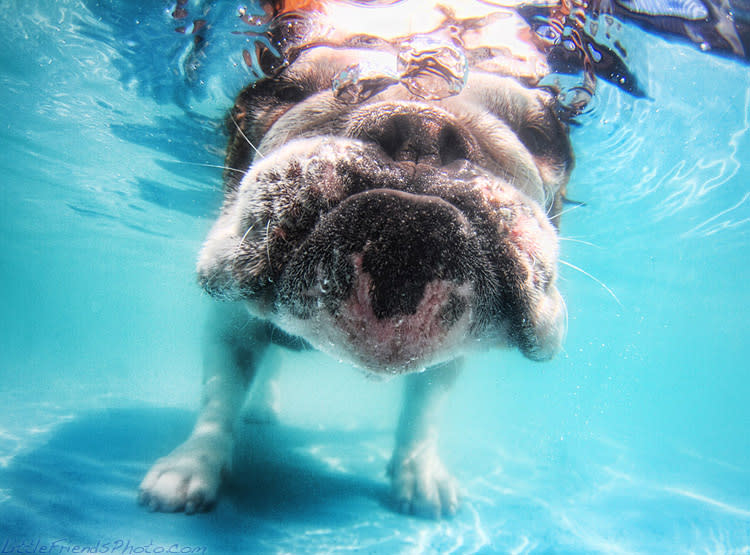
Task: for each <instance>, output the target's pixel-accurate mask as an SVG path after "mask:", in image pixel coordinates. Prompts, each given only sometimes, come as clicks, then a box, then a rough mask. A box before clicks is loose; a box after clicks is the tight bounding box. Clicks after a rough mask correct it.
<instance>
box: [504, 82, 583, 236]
mask: <svg viewBox="0 0 750 555" xmlns="http://www.w3.org/2000/svg"><path fill="white" fill-rule="evenodd" d="M536 94H537V98H538V100H537V103H536V106H534V108H533V109H531V110H528V111H527V112H526V114H525V115H524V117H523V119H522V122H521V124H520V127H519V129H518V131H517V133H518V138H519V139H520V140H521V142H523V144H524V146H526V148H527V149H528V150H529V152H530V153H531V155H532V156H533V157H534V162H535V164H536V166H537V168H538V169H539V174H540V176H541V178H542V183H543V184H544V190H545V197H546V203H545V204H546V206H545V208H546V210H547V213H548V214H549V215H550V220H551V221H552V223H553V224H554V225H555V226H557V225H558V223H559V222H558V220H559V217H558V215H559V213H560V211H561V207H562V201H563V198H564V196H565V189H566V187H567V184H568V179H569V178H570V174H571V172H572V171H573V167H574V165H575V159H574V157H573V147H572V145H571V143H570V135H569V133H570V130H569V128H568V125H567V124H566V123H565V122H563V121H562V120H561V119H560V118H559V116H558V115H557V111H556V109H555V103H554V100H553V98H552V97H551V95H550V94H549V93H548V92H546V91H543V90H537V91H536Z"/></svg>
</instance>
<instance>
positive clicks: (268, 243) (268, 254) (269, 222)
mask: <svg viewBox="0 0 750 555" xmlns="http://www.w3.org/2000/svg"><path fill="white" fill-rule="evenodd" d="M269 229H271V220H268V223H267V224H266V258H267V259H268V269H269V270H270V269H271V247H270V243H271V241H270V240H269V239H268V232H269Z"/></svg>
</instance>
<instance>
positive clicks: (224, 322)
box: [139, 304, 268, 513]
mask: <svg viewBox="0 0 750 555" xmlns="http://www.w3.org/2000/svg"><path fill="white" fill-rule="evenodd" d="M267 346H268V332H267V327H266V325H265V324H264V323H263V322H260V321H256V320H252V319H251V318H250V317H249V316H248V314H247V312H246V311H245V309H244V307H243V306H241V305H240V304H221V305H217V306H216V308H215V309H214V310H213V312H212V314H211V317H210V318H209V322H208V327H207V333H206V341H205V345H204V361H203V364H204V377H203V398H202V405H201V410H200V413H199V415H198V420H197V422H196V424H195V427H194V429H193V432H192V433H191V435H190V437H189V438H188V439H187V441H185V443H183V444H182V445H180V446H179V447H177V448H176V449H175V450H174V451H172V452H171V453H170V454H169V455H167V456H166V457H164V458H162V459H159V460H158V461H157V462H156V463H155V464H154V466H153V467H152V468H151V470H150V471H149V472H148V474H147V475H146V477H145V478H144V479H143V482H142V483H141V486H140V494H139V501H140V502H141V504H144V505H146V506H148V507H149V508H151V509H152V510H157V511H181V510H184V511H185V512H187V513H192V512H196V511H205V510H208V509H210V508H211V507H212V506H213V504H214V503H215V502H216V498H217V494H218V490H219V486H220V485H221V479H222V476H223V474H225V473H226V472H227V471H228V470H229V466H230V464H231V460H232V449H233V445H234V437H233V431H234V425H235V420H236V419H237V415H238V413H239V411H240V408H241V407H242V403H243V401H244V398H245V394H246V393H247V389H248V387H249V385H250V383H251V381H252V378H253V376H254V374H255V371H256V368H257V366H258V363H259V361H260V359H261V358H262V355H263V353H264V352H265V350H266V347H267Z"/></svg>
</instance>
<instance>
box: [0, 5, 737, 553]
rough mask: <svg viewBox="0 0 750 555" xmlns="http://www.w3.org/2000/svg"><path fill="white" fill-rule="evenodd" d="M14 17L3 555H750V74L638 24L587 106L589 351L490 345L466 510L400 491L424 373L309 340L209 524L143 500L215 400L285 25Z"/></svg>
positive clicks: (621, 40)
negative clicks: (231, 292) (617, 70)
mask: <svg viewBox="0 0 750 555" xmlns="http://www.w3.org/2000/svg"><path fill="white" fill-rule="evenodd" d="M530 4H531V3H529V4H528V5H530ZM636 4H638V6H641V7H640V8H638V9H641V13H643V10H645V9H646V8H643V5H653V4H654V3H649V2H622V3H621V4H620V6H631V7H633V6H635V5H636ZM699 4H700V6H703V4H702V3H700V2H697V1H683V2H674V3H671V4H670V5H671V6H673V7H675V6H676V7H675V8H674V9H677V8H678V7H680V6H682V8H684V9H688V8H691V9H698V5H699ZM514 5H518V4H517V3H514ZM540 5H541V4H540ZM712 5H713V4H712ZM734 5H735V7H736V14H735V17H736V18H737V20H738V21H739V20H740V19H741V18H744V20H743V21H745V22H746V21H748V17H749V16H748V13H750V10H748V6H747V2H744V3H743V2H737V3H736V4H734ZM0 6H2V10H0V21H1V22H2V25H1V26H0V28H2V30H3V36H4V37H5V39H4V47H3V48H2V49H0V82H1V84H2V86H1V87H0V106H2V111H3V121H2V122H1V123H2V125H1V126H0V133H1V134H2V138H1V141H2V148H0V176H2V177H1V179H2V188H1V189H0V195H2V197H1V201H0V211H1V212H2V214H1V215H0V241H1V243H0V285H1V287H0V306H1V307H2V308H1V309H0V405H1V406H2V407H3V408H2V411H0V553H123V554H131V553H206V554H221V553H343V552H362V553H389V554H390V553H657V554H658V553H748V552H750V433H748V430H749V429H750V362H748V360H749V356H748V337H749V336H748V331H747V328H746V327H745V326H746V325H747V318H748V314H749V313H750V287H748V281H749V280H750V257H749V256H748V244H750V71H748V64H747V62H746V61H743V60H742V59H739V57H737V56H731V55H727V54H726V53H721V52H705V51H704V50H707V48H705V47H704V48H702V47H701V45H700V44H693V43H692V42H691V41H689V40H672V39H669V38H668V37H667V36H666V35H664V34H659V33H656V32H654V30H653V29H648V28H645V27H644V26H637V25H635V24H634V23H632V22H631V23H628V22H622V23H618V22H617V21H615V20H612V21H614V23H612V29H616V31H617V33H618V37H617V40H609V39H608V40H609V42H608V44H615V49H616V50H618V49H619V51H620V52H621V53H623V54H624V53H625V52H626V51H627V55H626V57H627V63H628V68H629V71H630V73H628V74H627V76H628V79H630V78H637V83H638V86H637V87H635V86H633V87H630V88H629V87H627V86H623V83H622V82H620V83H619V84H618V83H617V82H616V81H617V79H614V80H612V79H610V80H608V79H606V78H600V79H599V80H598V81H597V83H596V87H595V89H596V92H595V94H593V95H585V102H583V103H579V104H575V103H572V104H569V105H568V106H573V109H575V110H576V114H574V117H572V118H571V123H570V138H571V142H572V147H573V151H574V153H575V167H574V169H573V171H572V174H571V176H570V180H569V182H568V185H567V190H566V193H565V194H566V197H567V199H568V202H567V203H566V204H564V206H563V208H562V213H561V215H560V227H559V234H560V253H559V271H558V276H557V288H558V289H559V291H560V293H561V294H562V297H563V298H564V299H565V306H566V307H567V334H566V336H565V339H564V341H563V344H562V349H561V351H560V352H559V353H558V354H557V355H556V356H555V357H554V358H552V359H551V360H549V361H543V362H535V361H532V360H529V359H528V358H526V357H524V356H523V355H522V354H521V353H520V352H519V351H518V349H488V350H486V351H480V352H475V353H473V354H469V355H467V357H466V361H465V364H464V369H463V371H462V373H461V375H460V376H459V377H458V379H457V381H456V383H455V386H454V387H453V390H452V391H451V392H450V394H449V396H448V397H447V399H446V401H445V407H444V410H443V411H442V414H441V416H440V417H439V420H440V428H441V434H440V440H439V446H438V449H439V451H440V454H441V457H442V460H443V462H444V463H445V466H446V467H447V468H448V469H449V470H450V471H451V473H452V474H453V475H454V476H455V477H456V479H457V480H458V482H459V483H460V492H461V504H460V507H459V508H458V510H457V512H456V514H455V515H452V516H446V517H444V518H442V519H437V520H436V519H431V518H424V517H421V516H414V515H409V514H401V513H399V512H398V511H397V510H394V507H393V503H392V501H391V500H390V498H389V491H390V485H389V481H388V475H387V472H386V468H387V467H388V464H389V460H390V458H391V451H392V449H393V447H394V431H395V430H396V426H397V422H398V418H399V407H400V404H401V401H402V387H403V384H402V382H403V378H402V377H394V378H391V379H377V380H376V379H371V377H368V376H367V375H366V374H364V373H363V372H362V371H360V370H358V369H356V368H354V367H353V366H351V365H349V364H348V363H347V362H344V361H342V360H339V359H338V358H337V357H336V356H330V355H328V354H324V353H321V352H318V351H314V350H299V349H296V350H294V349H293V350H289V349H283V348H280V347H279V348H276V347H274V348H272V349H271V351H270V352H269V353H268V355H267V356H268V357H269V358H271V359H273V361H274V362H275V363H279V364H280V365H281V366H282V368H283V371H282V373H281V375H280V378H279V383H278V389H279V391H278V393H279V398H280V411H279V414H278V421H276V422H274V423H261V422H258V421H257V419H253V418H250V417H244V418H240V421H239V422H240V423H239V425H238V430H237V443H236V446H235V452H234V456H233V462H232V470H231V473H229V475H228V476H227V478H226V480H225V482H224V484H223V486H222V487H221V490H220V498H219V500H218V502H217V504H216V506H215V507H214V508H213V510H212V511H209V512H202V513H199V514H194V515H185V514H183V513H181V512H176V513H170V512H152V511H149V510H148V507H143V506H140V505H139V504H138V491H139V484H141V480H143V477H144V476H145V475H146V473H147V472H148V470H149V468H150V467H151V465H152V464H153V463H154V461H156V460H157V459H158V458H159V457H163V456H164V455H166V454H167V453H168V452H170V451H171V450H172V449H174V448H175V447H177V446H178V445H179V444H180V443H181V442H183V441H184V440H185V439H186V438H187V437H188V435H189V434H190V431H191V429H192V427H193V424H194V422H195V419H196V415H197V413H198V410H199V408H200V406H201V381H202V378H201V376H202V360H203V354H202V335H203V329H204V325H205V321H206V319H207V317H208V314H209V312H210V311H211V307H212V306H213V305H214V304H215V303H216V302H217V301H216V300H214V299H212V298H211V296H210V295H208V294H206V292H204V291H203V289H202V288H201V287H200V286H199V284H198V282H197V279H196V261H197V260H198V254H199V252H200V250H201V245H202V244H203V241H204V240H205V238H206V236H207V234H208V233H209V230H210V229H211V226H212V225H213V222H214V220H215V219H216V217H217V216H218V215H219V212H220V209H221V207H222V194H223V193H222V190H223V172H224V163H225V162H224V152H225V148H226V144H227V133H226V120H225V117H226V115H227V112H228V111H229V110H230V108H232V106H233V103H234V99H235V97H236V95H237V94H238V93H239V92H240V90H241V89H242V88H243V87H244V86H245V85H247V84H248V83H251V82H252V81H254V80H255V79H257V78H258V77H259V76H261V75H262V73H263V71H264V70H263V68H261V67H260V66H261V65H262V63H261V62H262V59H259V58H258V56H257V54H256V50H255V49H254V45H255V43H256V42H257V41H259V40H261V41H262V38H259V37H262V34H261V33H258V32H256V31H257V29H255V30H253V29H254V27H253V25H255V24H257V25H261V23H258V21H261V20H262V18H263V17H265V12H264V10H263V9H262V7H261V6H260V5H255V4H249V3H237V2H200V1H197V0H187V1H185V0H180V1H178V2H177V3H175V2H163V1H160V0H152V1H146V2H125V1H121V0H60V1H52V0H31V1H23V2H21V1H18V0H15V1H14V0H7V1H3V2H1V3H0ZM743 6H744V11H743ZM633 9H635V8H633ZM704 9H705V8H704ZM253 14H255V15H253ZM704 15H705V14H702V12H701V13H698V14H697V15H694V17H696V18H698V17H703V16H704ZM253 18H259V19H258V20H257V21H256V20H255V19H253ZM745 25H747V23H745ZM249 29H250V30H253V31H252V32H250V31H249ZM613 32H614V31H613ZM618 45H620V46H618ZM622 45H626V47H627V48H625V47H623V46H622ZM703 46H705V45H703ZM740 46H741V45H740ZM469 71H471V70H469ZM618 75H620V77H622V78H623V79H624V78H625V77H626V74H625V73H622V74H618ZM459 81H460V79H459ZM589 85H590V83H589ZM628 88H629V90H628ZM579 92H580V91H579ZM585 92H586V91H584V93H585ZM579 100H580V98H579Z"/></svg>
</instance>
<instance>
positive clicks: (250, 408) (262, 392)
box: [243, 348, 281, 424]
mask: <svg viewBox="0 0 750 555" xmlns="http://www.w3.org/2000/svg"><path fill="white" fill-rule="evenodd" d="M269 351H270V352H269V353H268V354H267V355H266V357H265V358H264V359H263V365H262V368H259V369H258V372H257V374H256V375H255V377H254V378H253V386H252V389H251V391H250V399H249V400H248V403H247V406H246V407H245V409H244V410H243V420H244V421H245V422H252V423H254V424H275V423H277V422H278V420H279V413H280V412H281V391H280V387H279V375H280V373H281V372H280V370H281V354H280V353H279V348H276V349H269Z"/></svg>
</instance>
